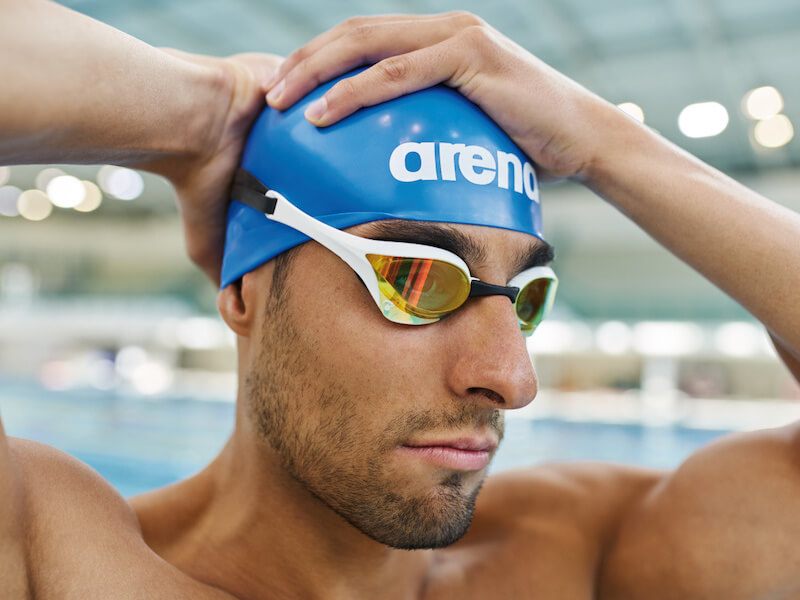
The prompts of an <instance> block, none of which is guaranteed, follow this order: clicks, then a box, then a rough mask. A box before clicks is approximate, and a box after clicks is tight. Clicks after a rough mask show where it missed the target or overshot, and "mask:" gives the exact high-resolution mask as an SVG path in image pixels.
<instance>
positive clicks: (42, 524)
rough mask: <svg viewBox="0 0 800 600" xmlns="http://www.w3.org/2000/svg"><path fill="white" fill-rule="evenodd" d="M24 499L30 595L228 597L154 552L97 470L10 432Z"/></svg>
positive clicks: (126, 507) (86, 598)
mask: <svg viewBox="0 0 800 600" xmlns="http://www.w3.org/2000/svg"><path fill="white" fill-rule="evenodd" d="M9 448H10V453H11V456H12V458H13V461H14V463H15V464H16V465H17V467H18V473H19V481H20V488H21V493H22V495H23V496H24V503H25V524H24V528H25V541H24V544H25V554H26V557H27V563H28V564H27V572H28V580H29V585H30V595H31V596H32V597H42V598H50V597H57V598H67V599H71V598H76V599H78V598H80V599H81V600H91V599H94V598H140V597H141V598H145V597H146V598H184V597H186V598H189V597H192V598H225V597H226V596H223V595H220V594H219V592H216V591H214V590H212V589H211V588H207V587H206V586H203V585H202V584H200V583H198V582H196V581H194V580H191V579H190V578H188V577H186V576H185V575H184V574H182V573H181V572H180V571H178V570H177V569H174V568H173V567H171V566H170V565H169V564H168V563H166V562H164V561H163V560H161V559H160V558H158V557H157V556H156V555H155V554H154V553H153V552H152V551H151V550H150V549H149V548H148V547H147V545H146V544H145V542H144V540H143V539H142V535H141V530H140V528H139V524H138V521H137V519H136V516H135V514H134V512H133V510H132V509H131V507H130V505H129V504H128V503H127V502H126V501H125V499H124V498H123V497H122V496H121V495H119V493H118V492H117V491H116V490H115V489H114V488H113V487H112V486H111V485H110V484H109V483H108V482H107V481H105V480H104V479H103V478H102V477H101V476H100V475H99V474H98V473H96V472H95V471H94V470H92V469H91V468H90V467H88V466H87V465H85V464H83V463H82V462H80V461H79V460H77V459H75V458H73V457H71V456H69V455H68V454H66V453H64V452H61V451H59V450H56V449H55V448H52V447H49V446H47V445H44V444H40V443H37V442H31V441H28V440H21V439H14V438H9Z"/></svg>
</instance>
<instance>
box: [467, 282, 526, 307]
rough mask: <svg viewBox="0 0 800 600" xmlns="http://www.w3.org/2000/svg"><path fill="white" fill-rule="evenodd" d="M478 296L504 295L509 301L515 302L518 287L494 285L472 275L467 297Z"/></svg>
mask: <svg viewBox="0 0 800 600" xmlns="http://www.w3.org/2000/svg"><path fill="white" fill-rule="evenodd" d="M480 296H505V297H506V298H508V299H509V300H511V302H516V301H517V296H519V288H518V287H511V286H507V285H494V284H492V283H486V282H485V281H481V280H480V279H475V278H474V277H473V278H472V281H471V284H470V288H469V296H468V297H469V298H476V297H480Z"/></svg>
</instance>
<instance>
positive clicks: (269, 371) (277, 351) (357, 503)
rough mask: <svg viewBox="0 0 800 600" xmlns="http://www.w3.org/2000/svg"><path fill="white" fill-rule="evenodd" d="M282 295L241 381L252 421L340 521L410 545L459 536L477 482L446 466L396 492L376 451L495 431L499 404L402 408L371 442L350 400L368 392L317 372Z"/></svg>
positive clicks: (434, 544) (360, 401) (441, 543)
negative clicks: (442, 435) (427, 483)
mask: <svg viewBox="0 0 800 600" xmlns="http://www.w3.org/2000/svg"><path fill="white" fill-rule="evenodd" d="M286 303H287V299H286V297H285V294H277V295H275V294H273V296H272V297H271V300H270V302H269V306H268V308H267V311H268V315H267V319H266V323H267V326H266V328H267V329H268V330H267V331H263V332H262V334H261V339H260V340H259V342H258V346H257V351H258V356H257V358H256V359H255V361H254V363H253V364H254V368H252V369H251V371H250V373H249V374H248V376H247V378H246V381H245V386H246V394H245V396H246V399H247V402H248V404H249V410H250V414H251V418H252V420H253V423H254V424H255V426H256V428H257V431H258V433H259V435H260V437H261V438H262V439H263V440H264V441H266V442H267V443H268V445H269V446H271V448H272V449H273V450H274V453H275V455H276V456H277V457H278V460H279V461H280V465H281V467H282V469H283V470H284V471H285V472H286V473H287V474H288V475H289V476H291V477H292V478H293V479H294V480H295V481H297V482H298V483H300V484H301V485H302V486H303V487H304V488H305V489H306V490H307V491H308V492H309V493H310V494H312V495H313V496H315V497H316V498H317V499H318V500H320V501H321V502H322V503H324V504H325V505H326V506H328V507H329V508H330V509H332V510H333V511H334V512H335V513H337V514H338V515H339V516H340V517H341V518H343V519H344V520H345V521H346V522H348V523H349V524H350V525H352V526H353V527H355V528H356V529H358V530H359V531H361V532H362V533H363V534H365V535H367V536H369V537H370V538H372V539H373V540H375V541H378V542H380V543H382V544H385V545H387V546H390V547H393V548H400V549H405V550H414V549H422V548H441V547H445V546H449V545H450V544H453V543H454V542H456V541H458V540H459V539H460V538H461V537H462V536H463V535H464V534H465V533H466V532H467V530H468V529H469V526H470V523H471V522H472V515H473V512H474V508H475V501H476V498H477V496H478V492H479V491H480V484H478V485H474V484H473V485H474V488H473V489H467V486H465V485H464V478H465V474H460V473H453V474H452V475H450V476H448V477H446V478H444V479H442V480H441V481H440V482H438V484H437V485H435V486H434V487H433V488H432V489H430V490H428V491H426V492H424V493H421V494H420V493H417V494H416V495H415V494H413V493H410V492H405V493H404V490H403V489H402V487H403V486H402V484H401V483H400V482H398V481H393V480H392V479H391V476H390V474H389V473H387V472H386V461H385V460H383V459H384V457H385V456H387V455H388V453H389V452H390V451H391V450H392V449H393V448H394V447H395V446H396V444H397V443H398V441H400V440H403V439H408V436H409V434H410V433H412V432H416V431H426V430H434V429H438V430H456V429H459V428H461V429H463V428H465V427H475V426H478V425H484V426H485V425H488V426H489V427H490V428H491V429H492V430H493V431H495V432H496V433H497V434H498V435H502V429H503V424H502V414H501V413H500V411H498V410H495V411H492V413H491V414H490V415H488V416H487V415H486V414H485V413H481V414H480V415H479V414H477V412H476V409H475V408H474V407H470V406H468V405H466V404H465V405H460V406H459V408H458V409H457V410H454V411H451V412H449V413H447V414H440V413H435V412H432V411H431V412H425V413H419V412H417V413H412V414H408V415H402V416H400V417H396V418H395V419H393V420H391V421H390V422H389V423H388V425H387V426H386V428H385V430H384V431H383V433H382V434H381V435H380V436H375V438H374V439H373V440H372V442H371V443H370V440H368V439H365V438H364V434H363V432H362V430H361V429H360V427H359V421H358V419H357V418H355V415H356V414H357V412H356V410H355V408H354V407H356V406H362V407H363V406H365V405H366V403H368V402H369V401H370V399H369V398H366V397H363V398H354V397H353V394H352V393H347V392H346V391H345V390H344V389H343V387H342V386H341V384H340V383H339V382H337V381H334V380H330V379H329V380H325V381H322V379H323V378H321V377H319V376H317V374H316V372H317V369H315V368H314V365H316V364H319V361H321V360H324V357H323V356H318V355H316V354H315V349H314V347H313V346H311V345H307V346H306V347H301V346H302V345H303V342H302V336H300V335H299V334H298V330H297V329H296V327H295V325H294V323H293V322H292V318H291V311H289V310H288V309H287V306H286ZM381 402H386V400H385V399H384V400H381ZM303 403H306V404H305V405H304V404H303ZM308 403H312V404H313V406H310V405H309V404H308Z"/></svg>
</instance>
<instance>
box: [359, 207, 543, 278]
mask: <svg viewBox="0 0 800 600" xmlns="http://www.w3.org/2000/svg"><path fill="white" fill-rule="evenodd" d="M365 234H366V235H367V236H368V237H369V238H371V239H374V240H382V241H387V242H408V243H411V244H423V245H425V246H435V247H437V248H442V249H443V250H447V251H449V252H452V253H453V254H455V255H456V256H458V257H460V258H461V259H462V260H463V261H464V262H466V263H467V264H468V265H479V264H481V263H483V262H486V259H487V249H486V247H485V246H482V245H480V244H478V243H477V242H475V240H473V239H472V238H470V237H469V236H468V235H465V234H464V233H462V232H461V231H458V230H457V229H454V228H453V227H449V226H447V225H441V224H437V223H428V222H425V223H423V222H419V221H405V220H400V219H388V220H385V221H374V222H372V223H370V228H369V229H368V230H367V231H366V232H365ZM554 258H555V251H554V249H553V247H552V246H551V245H550V244H548V243H547V242H545V241H544V240H540V239H538V238H536V239H535V240H534V242H533V243H532V244H531V245H530V246H529V247H528V248H526V249H524V250H520V251H519V252H518V253H517V255H516V257H515V259H514V264H513V268H514V273H521V272H522V271H524V270H525V269H530V268H531V267H540V266H544V265H547V264H550V263H551V262H553V259H554Z"/></svg>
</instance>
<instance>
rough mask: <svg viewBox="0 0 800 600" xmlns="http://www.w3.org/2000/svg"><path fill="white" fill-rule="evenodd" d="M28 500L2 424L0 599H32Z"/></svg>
mask: <svg viewBox="0 0 800 600" xmlns="http://www.w3.org/2000/svg"><path fill="white" fill-rule="evenodd" d="M24 500H25V499H24V496H23V490H22V483H21V478H20V474H19V468H18V466H17V464H16V462H15V461H14V458H13V456H12V455H11V450H10V448H9V444H8V439H7V438H6V435H5V432H4V431H3V424H2V421H0V565H2V568H1V569H0V598H9V600H23V599H24V600H27V599H29V598H31V588H30V582H29V580H28V573H27V559H26V556H25V522H24V519H25V512H24Z"/></svg>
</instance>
